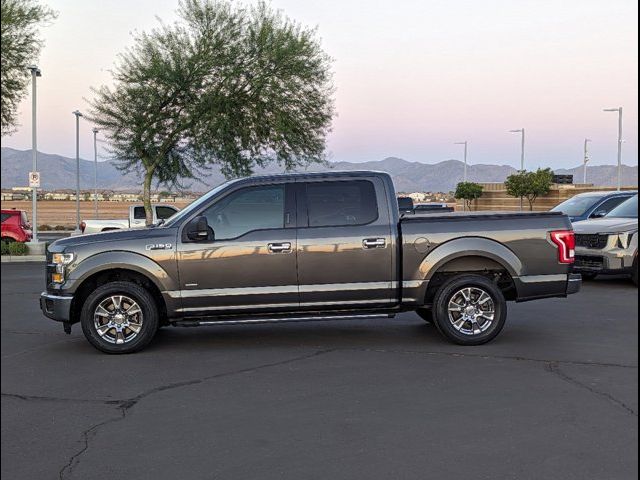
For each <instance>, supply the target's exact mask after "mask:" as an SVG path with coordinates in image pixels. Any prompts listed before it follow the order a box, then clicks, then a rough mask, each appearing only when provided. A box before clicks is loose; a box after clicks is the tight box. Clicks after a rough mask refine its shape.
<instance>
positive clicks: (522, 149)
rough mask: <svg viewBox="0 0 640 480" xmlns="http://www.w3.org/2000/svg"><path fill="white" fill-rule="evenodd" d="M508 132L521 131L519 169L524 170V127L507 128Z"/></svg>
mask: <svg viewBox="0 0 640 480" xmlns="http://www.w3.org/2000/svg"><path fill="white" fill-rule="evenodd" d="M509 133H521V134H522V140H521V142H520V171H521V172H524V128H518V129H514V130H509ZM523 207H524V206H523V204H522V197H520V210H522V209H523Z"/></svg>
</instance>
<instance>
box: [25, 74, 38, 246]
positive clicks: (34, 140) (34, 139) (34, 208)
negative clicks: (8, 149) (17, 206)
mask: <svg viewBox="0 0 640 480" xmlns="http://www.w3.org/2000/svg"><path fill="white" fill-rule="evenodd" d="M27 68H28V69H29V70H31V158H32V162H31V163H32V168H33V171H34V172H37V171H38V135H37V127H36V125H37V124H36V78H37V77H41V76H42V72H40V69H39V68H38V66H37V65H30V66H29V67H27ZM31 217H32V221H33V227H32V231H33V238H32V239H31V241H32V242H33V243H37V242H38V189H37V187H33V188H32V189H31Z"/></svg>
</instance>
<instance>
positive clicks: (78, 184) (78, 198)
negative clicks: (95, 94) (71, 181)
mask: <svg viewBox="0 0 640 480" xmlns="http://www.w3.org/2000/svg"><path fill="white" fill-rule="evenodd" d="M72 113H73V114H74V115H75V116H76V231H75V233H76V234H79V233H82V232H81V231H80V117H81V116H82V113H80V110H76V111H75V112H72Z"/></svg>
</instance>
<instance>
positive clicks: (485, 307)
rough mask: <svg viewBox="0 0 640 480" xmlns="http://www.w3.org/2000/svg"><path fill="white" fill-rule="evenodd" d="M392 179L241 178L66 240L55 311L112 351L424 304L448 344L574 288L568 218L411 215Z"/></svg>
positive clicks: (58, 262) (53, 260) (366, 175)
mask: <svg viewBox="0 0 640 480" xmlns="http://www.w3.org/2000/svg"><path fill="white" fill-rule="evenodd" d="M398 210H399V207H398V204H397V201H396V195H395V192H394V186H393V182H392V180H391V177H390V176H389V175H388V174H386V173H379V172H368V171H363V172H329V173H322V174H318V173H317V174H313V173H304V174H290V175H275V176H266V177H253V178H244V179H238V180H233V181H230V182H227V183H225V184H223V185H220V186H219V187H217V188H215V189H213V190H212V191H210V192H209V193H208V194H206V195H204V196H203V197H201V198H200V199H198V200H196V201H195V202H193V203H192V204H191V205H189V206H188V207H186V208H185V209H183V210H182V211H180V212H179V213H177V214H176V215H174V216H173V217H172V218H170V219H169V220H168V221H167V222H166V223H164V224H163V225H160V226H158V227H156V228H147V229H141V230H123V231H115V232H107V233H104V234H100V235H91V236H77V237H70V238H66V239H60V240H57V241H56V242H54V243H53V244H52V245H50V246H49V248H48V251H47V264H48V267H47V272H46V285H47V288H46V291H45V292H43V293H42V295H41V298H40V307H41V309H42V311H43V312H44V314H45V315H46V316H47V317H49V318H51V319H53V320H57V321H60V322H63V325H64V329H65V331H66V332H70V331H71V325H72V324H74V323H77V322H80V324H81V326H82V331H83V333H84V335H85V336H86V338H87V340H88V341H89V342H90V343H91V344H92V345H93V346H95V347H96V348H98V349H99V350H102V351H103V352H108V353H127V352H133V351H136V350H140V349H141V348H143V347H144V346H146V345H147V344H148V343H149V342H150V341H151V339H152V338H153V337H154V335H155V334H156V331H157V330H158V327H159V326H160V325H163V324H170V325H175V326H199V325H225V324H254V323H259V322H292V321H296V322H298V321H310V320H327V319H335V320H348V319H356V318H363V317H381V318H390V317H393V316H394V315H396V314H398V313H400V312H404V311H416V312H417V313H418V314H419V315H420V316H421V317H422V318H424V319H425V320H427V321H432V322H433V323H435V325H436V327H437V329H438V331H439V332H440V333H441V334H442V335H444V336H445V337H446V338H447V339H448V340H450V341H452V342H455V343H458V344H461V345H479V344H482V343H486V342H488V341H490V340H492V339H493V338H495V337H496V336H497V335H498V333H499V332H500V331H501V330H502V327H503V326H504V323H505V320H506V317H507V301H518V302H523V301H527V300H535V299H539V298H548V297H566V296H567V295H569V294H571V293H575V292H577V291H578V290H579V289H580V285H581V277H580V275H576V274H572V273H571V270H570V267H571V265H572V263H573V260H574V259H573V255H574V235H573V231H572V229H571V223H570V222H569V219H568V218H567V217H566V215H563V214H561V213H554V212H551V213H549V212H543V213H537V212H536V213H529V212H526V213H525V212H517V213H501V214H496V213H483V212H474V213H445V214H442V215H437V216H430V215H409V216H403V217H402V218H401V217H400V215H399V212H398Z"/></svg>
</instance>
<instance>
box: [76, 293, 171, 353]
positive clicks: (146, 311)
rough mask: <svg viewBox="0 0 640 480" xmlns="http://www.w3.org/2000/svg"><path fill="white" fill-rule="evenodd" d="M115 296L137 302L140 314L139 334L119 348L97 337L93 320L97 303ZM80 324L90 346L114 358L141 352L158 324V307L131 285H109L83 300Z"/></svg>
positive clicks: (150, 298)
mask: <svg viewBox="0 0 640 480" xmlns="http://www.w3.org/2000/svg"><path fill="white" fill-rule="evenodd" d="M118 295H124V296H126V297H129V298H131V299H132V300H134V301H135V302H137V304H138V305H139V307H140V310H141V312H142V313H141V315H142V322H141V326H140V330H139V331H138V333H137V334H136V335H135V336H134V338H132V339H131V340H130V341H126V342H125V343H121V344H116V343H110V342H109V341H107V340H106V339H104V338H103V337H102V336H101V335H100V334H99V333H98V330H97V328H96V326H95V324H94V318H93V317H94V312H95V311H96V309H97V308H98V306H99V305H100V304H101V302H103V301H105V300H106V299H108V298H109V297H112V296H118ZM80 323H81V325H82V333H84V336H85V337H86V339H87V340H88V341H89V343H91V345H93V346H94V347H95V348H97V349H98V350H100V351H101V352H104V353H114V354H117V353H133V352H137V351H139V350H142V349H143V348H144V347H146V346H147V345H148V344H149V342H151V340H153V337H154V336H155V334H156V333H157V331H158V324H159V323H160V322H159V314H158V306H157V305H156V303H155V300H154V299H153V297H152V296H151V294H150V293H149V292H148V291H147V290H146V289H144V288H143V287H141V286H140V285H137V284H135V283H132V282H110V283H106V284H104V285H102V286H100V287H98V288H97V289H96V290H94V291H93V292H92V293H91V295H89V296H88V297H87V299H86V300H85V302H84V305H83V306H82V312H81V313H80Z"/></svg>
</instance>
